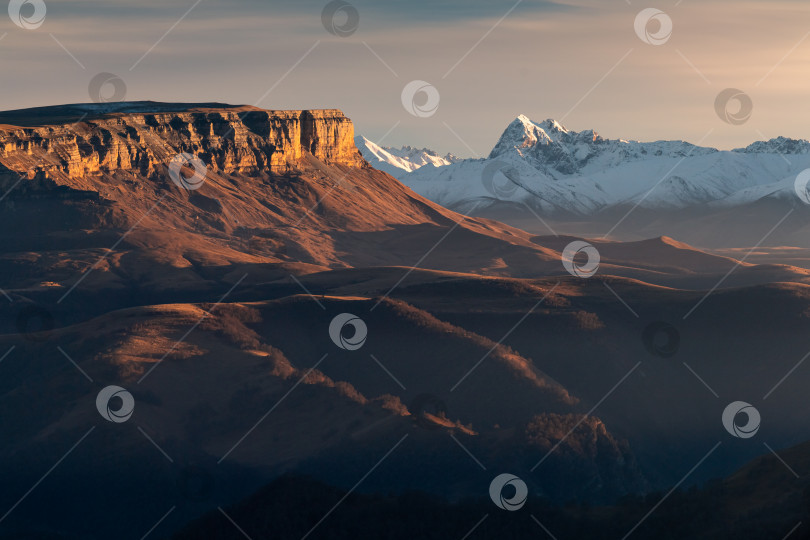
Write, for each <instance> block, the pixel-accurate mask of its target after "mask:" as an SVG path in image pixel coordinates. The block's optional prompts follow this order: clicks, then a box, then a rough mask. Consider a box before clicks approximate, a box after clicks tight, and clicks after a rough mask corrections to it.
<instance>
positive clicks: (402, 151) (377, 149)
mask: <svg viewBox="0 0 810 540" xmlns="http://www.w3.org/2000/svg"><path fill="white" fill-rule="evenodd" d="M354 142H355V145H356V146H357V149H358V150H360V153H361V154H363V157H364V158H365V159H366V161H368V162H369V163H370V164H371V165H372V166H373V167H374V168H376V169H379V170H381V171H383V172H387V173H388V174H390V175H391V176H394V177H399V176H400V175H402V174H406V173H409V172H413V171H415V170H417V169H420V168H422V167H424V166H426V165H430V166H432V167H443V166H445V165H450V164H452V163H456V162H458V161H461V158H458V157H456V156H454V155H453V154H447V155H445V156H441V155H439V154H438V153H437V152H434V151H433V150H429V149H427V148H414V147H412V146H403V147H401V148H393V147H387V146H380V145H378V144H376V143H374V142H372V141H370V140H368V139H366V138H365V137H362V136H358V137H355V139H354Z"/></svg>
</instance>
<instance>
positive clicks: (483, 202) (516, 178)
mask: <svg viewBox="0 0 810 540" xmlns="http://www.w3.org/2000/svg"><path fill="white" fill-rule="evenodd" d="M364 155H365V154H364ZM788 156H789V157H788ZM808 167H810V142H808V141H806V140H797V139H788V138H784V137H777V138H774V139H771V140H769V141H759V142H755V143H753V144H751V145H749V146H747V147H745V148H738V149H735V150H730V151H729V150H717V149H715V148H709V147H703V146H697V145H694V144H691V143H688V142H684V141H655V142H638V141H628V140H623V139H605V138H603V137H601V136H600V135H599V134H598V133H596V132H595V131H593V130H587V131H580V132H577V131H572V130H569V129H567V128H566V127H565V126H563V125H562V124H561V123H559V122H557V121H555V120H553V119H548V120H544V121H543V122H539V123H538V122H534V121H532V120H531V119H529V118H528V117H526V116H524V115H521V116H518V117H517V118H516V119H515V120H513V121H512V122H511V123H510V124H509V125H508V126H507V127H506V129H505V130H504V132H503V134H502V135H501V137H500V139H499V140H498V142H497V144H496V145H495V147H494V148H493V150H492V152H490V154H489V156H488V157H487V158H486V159H467V160H461V161H457V162H455V163H450V164H447V165H444V166H439V167H435V166H434V167H424V168H417V169H414V170H412V171H411V172H408V173H404V174H400V175H398V178H399V179H400V180H401V181H402V182H403V183H405V184H406V185H407V186H408V187H410V188H411V189H413V190H414V191H416V192H417V193H419V194H420V195H423V196H425V197H427V198H429V199H431V200H433V201H435V202H437V203H439V204H442V205H444V206H447V207H449V208H452V209H457V210H462V211H463V210H465V209H468V208H471V207H472V206H473V205H477V206H476V208H477V209H481V208H486V207H488V206H493V205H496V204H499V203H504V202H505V203H519V204H526V205H528V206H530V207H531V208H533V209H534V210H536V211H537V212H541V213H545V214H547V215H554V214H569V215H580V216H581V215H591V214H594V213H596V212H601V211H604V210H605V209H608V208H611V207H615V206H623V205H639V206H641V207H644V208H669V209H678V208H687V207H692V206H696V205H715V206H723V205H728V204H735V205H736V204H745V203H747V202H752V200H756V199H755V198H757V197H759V198H761V197H783V196H795V194H794V192H793V181H794V180H795V178H796V175H797V174H798V173H799V172H801V171H802V170H804V169H806V168H808Z"/></svg>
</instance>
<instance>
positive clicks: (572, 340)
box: [0, 102, 810, 539]
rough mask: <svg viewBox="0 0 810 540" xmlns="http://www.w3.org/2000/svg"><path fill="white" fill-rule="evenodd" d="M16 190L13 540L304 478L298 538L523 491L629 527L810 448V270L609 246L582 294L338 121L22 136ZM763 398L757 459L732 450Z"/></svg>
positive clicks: (9, 505)
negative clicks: (351, 517)
mask: <svg viewBox="0 0 810 540" xmlns="http://www.w3.org/2000/svg"><path fill="white" fill-rule="evenodd" d="M552 127H553V126H549V130H551V129H552ZM559 129H560V130H562V128H561V126H560V127H559ZM532 133H534V134H535V135H537V136H539V132H536V131H532ZM560 133H562V131H561V132H560ZM558 136H559V137H562V135H560V134H558ZM571 137H574V138H578V139H583V141H584V140H587V139H588V136H582V135H571ZM583 141H580V142H579V143H577V144H583V145H585V146H587V143H586V142H583ZM616 144H625V143H616ZM360 150H362V144H361V148H360ZM515 150H516V149H515ZM671 151H672V152H676V151H677V150H676V148H675V146H673V147H672V149H671ZM697 151H698V150H695V152H697ZM510 152H512V150H509V149H506V148H505V149H504V150H503V154H498V155H499V156H500V155H504V156H506V155H509V154H510ZM639 152H640V150H639ZM684 152H688V150H684ZM701 152H702V150H701ZM418 153H419V152H416V154H418ZM512 153H513V154H515V155H517V154H516V153H514V152H512ZM526 153H527V154H528V153H529V151H528V150H527V151H526ZM714 153H716V152H714ZM714 153H711V152H709V151H708V150H707V151H705V156H706V157H709V156H711V155H714ZM416 154H415V155H416ZM391 155H394V154H391ZM741 155H742V154H741ZM419 159H421V158H419ZM448 159H449V158H448ZM515 159H517V158H515ZM521 159H522V158H521ZM537 159H538V160H539V159H541V158H540V157H537ZM583 159H584V158H583ZM594 159H596V158H594ZM605 159H608V158H605ZM639 159H641V158H639ZM563 161H565V160H562V158H560V165H559V167H568V166H571V167H574V166H581V167H583V168H586V167H587V166H588V165H587V164H585V165H576V163H578V161H574V162H569V165H564V164H563ZM465 164H466V165H465ZM475 164H478V165H481V164H483V162H481V163H479V162H466V161H463V162H460V163H456V164H449V165H444V166H442V167H439V168H436V167H434V166H433V165H430V164H426V165H423V166H422V167H421V168H420V169H417V171H416V172H415V173H412V174H418V173H419V171H420V170H425V169H428V168H430V169H433V170H435V171H442V170H445V171H447V170H451V169H453V168H458V167H469V166H472V165H475ZM549 170H551V169H549ZM555 170H556V169H555ZM558 173H559V174H563V173H560V172H559V171H558ZM0 194H2V199H0V204H1V205H2V212H0V220H2V221H0V223H2V227H0V239H2V241H1V242H0V287H2V295H1V297H0V355H2V360H0V409H2V410H3V411H8V412H4V414H2V415H0V437H2V440H3V444H2V446H1V447H0V448H1V450H0V452H1V453H0V456H2V458H3V459H2V460H0V474H2V476H3V478H4V489H3V491H2V492H1V493H0V527H2V533H1V534H2V535H0V538H19V537H20V535H26V534H27V535H29V537H33V538H44V537H48V535H50V537H52V538H60V539H68V538H71V539H72V538H108V537H111V536H113V535H118V536H120V535H121V534H122V533H121V532H122V531H125V532H126V535H127V536H134V537H138V538H141V537H142V536H143V535H144V533H146V532H147V531H150V527H153V526H154V525H155V523H156V522H158V523H159V526H160V528H159V530H156V532H155V535H156V536H158V535H163V536H164V537H165V536H168V535H170V534H172V533H174V532H176V531H179V530H181V529H182V528H183V527H184V526H186V525H188V524H189V523H190V522H191V521H192V520H194V519H197V518H199V517H200V516H203V515H205V514H206V513H207V512H209V511H214V512H217V514H219V516H218V517H217V519H219V520H223V519H225V518H224V517H223V516H222V514H221V512H220V511H218V510H217V508H218V507H219V508H224V507H228V508H230V507H231V506H234V507H236V508H242V506H243V503H240V501H244V504H247V505H248V506H250V503H251V501H255V500H257V499H255V497H259V499H258V500H261V501H263V500H264V499H263V498H262V494H263V493H266V492H268V491H267V490H269V492H270V493H274V494H275V493H278V491H276V490H278V489H279V485H281V486H282V487H283V486H285V485H286V484H284V481H283V480H281V484H278V483H277V482H279V481H280V480H279V478H287V477H289V478H294V479H299V478H309V479H310V480H306V481H303V480H302V482H313V483H312V484H308V483H305V485H309V486H313V487H311V489H314V490H318V492H317V493H315V494H314V495H316V497H315V498H316V499H317V501H318V502H317V504H313V505H312V507H307V506H306V505H303V506H302V507H301V508H300V509H299V511H298V513H293V514H289V517H290V519H291V520H292V521H294V522H295V524H296V525H295V526H294V527H293V528H292V529H293V530H294V532H293V533H289V534H287V533H285V534H286V536H283V537H285V538H287V537H290V538H292V537H295V538H300V534H298V536H296V535H295V534H296V533H299V531H298V529H299V528H302V527H303V528H305V529H309V528H311V527H312V526H315V525H317V524H318V523H320V521H319V520H321V518H324V519H325V517H324V514H325V513H326V510H328V508H327V509H326V510H324V512H323V513H321V506H323V504H326V503H324V501H326V502H329V501H331V500H332V499H333V498H336V499H337V500H340V498H341V497H343V496H344V495H345V496H346V497H349V499H347V501H349V500H354V499H351V497H350V495H351V494H352V493H354V496H358V497H372V499H369V500H370V501H374V502H370V503H369V505H370V506H373V505H374V504H377V503H376V499H373V498H374V497H376V496H375V495H372V494H374V493H386V494H390V496H392V497H399V496H402V497H408V494H409V493H412V492H414V491H419V492H422V493H424V494H426V495H425V497H428V498H434V499H436V500H439V501H440V502H439V503H436V504H437V506H436V508H442V505H455V504H456V503H459V504H461V503H462V502H463V501H465V500H468V499H471V498H472V499H477V498H479V497H480V496H481V495H482V494H483V495H484V496H486V495H487V487H488V486H489V484H490V482H491V481H492V479H493V478H494V477H495V476H497V475H498V474H501V473H507V472H508V473H510V474H514V475H517V476H519V477H520V478H521V479H522V480H523V481H524V482H525V483H526V484H527V486H528V487H527V489H528V490H529V492H530V494H531V497H532V498H533V499H534V500H539V499H542V500H543V501H545V502H543V503H542V504H543V508H546V506H545V505H546V504H548V505H551V507H554V506H555V505H562V504H564V503H566V502H569V501H572V500H573V501H579V502H580V503H582V504H583V505H600V506H599V508H605V507H609V506H611V505H615V504H616V501H619V500H620V499H621V498H622V497H631V498H632V497H642V496H645V497H647V496H648V497H650V501H652V500H653V499H655V497H653V495H654V494H658V495H660V494H661V493H663V492H665V491H666V490H669V489H670V488H671V487H672V486H676V485H682V486H684V487H691V486H696V485H699V484H703V483H705V482H707V481H709V480H710V479H712V478H718V477H725V476H729V475H731V474H733V473H734V471H737V470H739V469H740V468H741V467H744V466H745V465H746V463H749V462H751V460H756V459H760V458H761V456H763V455H770V451H769V450H768V448H772V449H774V451H777V452H782V451H783V449H786V448H790V447H794V446H795V445H799V444H801V443H804V442H806V441H807V440H810V433H808V432H807V430H806V429H805V426H808V425H810V412H808V410H807V408H806V407H803V406H801V404H802V403H803V402H804V394H805V392H804V389H805V388H806V387H807V385H808V384H810V375H808V373H807V372H806V371H805V370H803V369H799V367H800V366H797V362H800V360H801V359H802V356H803V355H805V354H806V348H807V343H806V339H805V338H804V336H805V335H806V334H807V331H808V329H809V327H808V325H809V324H810V322H808V317H807V313H808V311H809V310H810V292H808V291H810V270H806V269H805V268H803V267H801V265H791V264H770V263H769V264H753V263H751V262H746V261H744V260H741V259H742V257H739V258H735V257H734V256H729V255H721V254H717V253H714V252H710V251H706V250H701V249H696V248H694V247H692V246H690V245H688V244H686V243H684V242H681V241H679V240H676V239H674V238H672V237H669V236H660V237H656V238H650V239H645V240H641V241H636V242H618V241H615V240H610V239H604V240H599V239H589V240H588V243H589V244H590V245H591V246H592V247H593V248H594V249H596V250H597V251H598V252H599V254H600V263H599V267H598V271H597V272H596V274H595V275H594V276H593V277H591V278H590V279H584V278H582V277H577V276H574V275H571V274H570V273H569V272H567V271H566V270H565V267H564V265H563V261H564V259H565V255H564V253H565V252H566V250H567V248H568V246H569V245H571V244H572V243H573V242H581V241H584V240H583V239H582V238H581V237H575V236H566V235H554V234H543V235H540V234H535V233H532V232H527V231H525V230H522V229H519V228H516V227H513V226H510V225H507V224H504V223H501V222H498V221H494V220H492V219H487V218H484V217H474V216H470V215H465V214H463V213H458V212H456V211H453V210H451V209H447V208H444V207H442V206H441V205H439V204H437V203H436V202H433V201H431V200H429V199H428V198H426V197H424V196H422V195H420V194H418V193H415V192H414V191H413V190H411V189H409V188H408V187H407V186H406V185H404V184H403V183H401V182H399V181H398V180H397V179H395V178H394V177H392V176H391V175H389V174H387V173H385V172H383V171H379V170H377V169H375V168H374V167H372V166H371V164H370V163H369V162H368V161H367V160H366V159H364V158H363V156H362V155H361V153H360V151H359V150H358V146H357V145H356V144H355V135H354V126H353V125H352V122H351V121H350V120H349V119H348V118H347V117H346V116H345V115H344V114H343V113H342V112H340V111H337V110H300V111H275V110H264V109H259V108H255V107H247V106H233V105H226V104H218V103H199V104H193V103H159V102H134V103H124V104H114V105H102V106H99V105H84V104H78V105H66V106H58V107H43V108H37V109H26V110H21V111H9V112H2V113H0ZM346 315H348V318H347V317H346ZM335 321H338V328H337V330H336V331H333V329H332V328H331V327H332V326H333V325H334V324H335ZM340 321H343V322H342V323H341V322H340ZM347 321H355V322H354V323H353V324H354V325H355V326H353V327H354V328H355V332H354V333H351V332H348V333H345V332H343V330H344V329H345V327H346V322H347ZM356 321H361V322H362V325H361V324H360V323H359V322H356ZM341 324H342V327H340V325H341ZM349 326H351V325H349ZM358 328H362V329H364V330H362V332H361V334H364V335H360V337H359V338H358V335H357V331H358V330H357V329H358ZM662 329H663V330H662ZM360 338H362V339H360ZM662 339H663V342H662V341H661V340H662ZM347 344H348V345H347ZM787 373H789V374H790V377H789V378H785V374H787ZM111 385H112V386H118V387H120V388H122V389H126V391H128V392H130V393H131V395H132V397H133V400H134V403H135V408H134V412H133V413H132V416H131V418H128V419H126V420H125V421H123V422H120V423H119V422H114V421H112V420H110V416H109V411H108V412H107V416H106V417H105V415H104V413H103V412H102V411H101V409H99V408H98V405H97V399H98V396H99V393H100V392H101V391H102V389H104V388H107V387H109V386H111ZM763 396H765V398H763ZM738 400H747V401H748V402H750V403H753V404H754V405H755V406H756V407H757V408H758V410H759V411H760V412H761V414H762V418H763V419H765V420H764V421H763V424H762V428H761V430H760V431H759V433H758V434H757V438H756V439H751V440H749V439H741V438H736V437H734V436H733V435H731V434H730V433H729V432H728V431H727V430H726V429H724V426H723V423H722V415H723V411H724V409H725V408H726V407H727V406H728V404H729V403H731V402H734V401H738ZM766 443H767V446H766V445H765V444H766ZM801 448H803V447H801ZM710 450H711V452H710V453H709V454H707V452H709V451H710ZM784 455H785V456H786V459H787V460H788V462H790V463H792V462H793V461H794V459H796V458H794V457H793V456H795V455H797V454H796V453H794V452H793V451H791V453H789V454H788V453H785V454H784ZM704 456H705V458H704ZM375 463H376V464H377V465H375ZM696 463H697V464H698V465H699V466H696V465H695V464H696ZM754 463H756V462H754ZM769 463H770V465H769V467H771V468H772V469H773V470H772V471H771V470H770V469H769V471H770V472H768V471H765V472H763V473H762V474H764V475H766V476H767V477H768V478H769V479H772V480H773V481H774V482H775V481H781V480H782V476H781V474H782V471H779V473H777V472H774V471H777V470H778V468H777V467H774V466H773V463H772V462H769ZM54 464H57V466H54ZM780 465H781V463H780ZM797 466H798V465H797ZM802 470H803V469H802ZM46 471H47V472H48V475H46V476H47V478H46V479H43V480H42V481H40V482H38V480H39V479H40V478H43V476H42V475H43V473H45V472H46ZM686 473H689V474H686ZM684 475H686V477H685V476H684ZM358 480H360V483H358ZM293 483H294V482H293ZM360 484H362V486H361V485H360ZM31 486H34V489H31ZM353 486H355V487H358V486H359V487H358V489H357V492H356V493H355V488H354V487H353ZM794 491H795V490H794ZM794 491H792V492H791V501H794V500H795V493H794ZM289 494H290V497H293V496H295V497H298V496H299V495H300V494H299V493H298V492H295V491H290V492H289ZM661 496H662V495H661ZM304 497H305V495H304ZM296 500H297V499H296ZM655 500H656V502H652V503H651V505H654V504H656V503H657V499H655ZM729 500H731V499H729ZM766 502H767V501H766ZM329 504H331V503H329ZM476 504H477V503H476ZM487 504H489V503H487ZM752 504H754V503H752ZM757 504H762V501H760V502H759V503H757ZM791 504H793V502H791ZM601 505H606V506H601ZM651 505H648V506H647V507H644V506H643V505H642V506H636V510H634V512H635V511H638V509H639V508H644V509H645V511H646V509H647V508H651V507H652V506H651ZM259 506H261V505H259ZM43 508H48V509H49V511H48V512H47V513H43V512H42V509H43ZM476 508H478V507H477V506H476ZM762 508H766V509H767V508H770V507H767V505H766V506H765V507H759V506H757V507H756V508H754V509H755V510H758V511H762V512H764V511H765V510H762ZM88 509H90V510H88ZM489 510H490V511H492V512H498V511H500V510H498V509H497V508H496V507H495V506H489ZM448 511H449V510H448ZM544 511H545V510H544ZM285 513H286V510H285ZM215 515H216V514H215ZM252 515H253V518H255V519H259V520H261V519H263V517H262V515H259V514H252ZM788 515H789V517H790V518H791V519H792V518H793V517H794V516H795V515H796V514H795V513H793V512H792V511H791V512H790V513H788ZM161 516H163V518H165V519H161ZM627 516H635V514H634V513H628V514H626V515H625V517H624V518H622V519H629V518H628V517H627ZM327 517H328V516H327ZM523 517H526V516H525V514H524V516H523ZM597 517H598V516H597ZM205 519H210V515H209V516H208V517H207V518H205ZM243 519H244V520H245V522H248V521H251V519H252V518H249V517H240V520H243ZM407 519H409V520H414V519H415V520H418V519H419V517H418V516H413V515H408V516H407ZM502 519H503V518H502ZM730 519H731V518H730ZM734 519H738V517H734ZM740 519H741V518H740ZM251 522H252V521H251ZM202 523H203V527H204V528H205V529H206V530H207V531H213V530H214V528H211V527H209V526H206V525H205V522H202ZM622 523H623V522H622ZM224 524H225V525H227V526H231V525H232V524H230V523H228V522H227V520H226V521H224ZM471 525H472V524H471ZM471 525H470V526H471ZM779 525H784V523H781V522H780V523H779ZM188 526H189V527H190V529H188V530H191V531H192V532H191V533H190V534H192V535H195V534H196V535H197V537H200V536H202V535H204V534H205V533H199V532H195V531H196V529H195V528H194V527H196V526H198V524H191V525H188ZM216 527H219V525H217V526H216ZM231 532H232V531H231ZM237 532H238V531H237ZM211 534H212V536H210V537H213V538H225V537H228V536H227V534H230V532H229V533H222V535H221V536H220V535H218V534H216V535H215V534H214V533H213V532H212V533H211ZM262 534H264V533H262ZM341 534H342V532H341V528H340V527H335V528H330V526H329V521H328V520H327V521H326V522H325V523H324V525H323V526H322V528H321V529H319V532H318V535H319V536H320V537H323V538H342V537H343V536H340V535H341ZM23 537H25V536H23ZM186 537H188V536H186ZM191 537H194V536H191ZM258 537H262V536H258Z"/></svg>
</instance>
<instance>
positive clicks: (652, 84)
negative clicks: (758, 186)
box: [0, 0, 810, 157]
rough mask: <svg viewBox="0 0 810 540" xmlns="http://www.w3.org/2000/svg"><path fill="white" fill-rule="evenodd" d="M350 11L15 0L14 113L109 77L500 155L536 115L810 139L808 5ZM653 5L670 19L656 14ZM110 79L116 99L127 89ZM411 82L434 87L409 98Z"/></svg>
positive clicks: (7, 22)
mask: <svg viewBox="0 0 810 540" xmlns="http://www.w3.org/2000/svg"><path fill="white" fill-rule="evenodd" d="M37 2H38V3H41V4H42V5H44V6H45V11H44V19H43V18H42V17H40V16H39V15H40V14H41V13H39V12H37V8H40V9H41V6H37V5H34V3H37ZM346 4H349V5H348V6H346ZM327 6H330V7H332V8H333V9H332V10H331V11H330V10H328V9H327V10H326V15H324V13H325V8H327ZM334 6H338V5H337V4H330V3H329V2H328V1H327V0H138V1H137V2H135V1H132V2H126V3H125V2H122V1H120V0H105V1H100V0H73V1H66V0H58V1H57V0H12V1H11V3H10V8H9V12H10V13H9V15H8V16H5V17H2V18H0V36H2V39H0V62H2V65H3V66H4V68H5V69H4V70H3V72H4V75H3V77H2V79H0V89H1V90H2V96H3V106H2V108H3V109H17V108H24V107H33V106H40V105H51V104H61V103H79V102H88V101H90V100H91V96H90V92H89V90H88V88H89V86H90V82H91V80H93V78H94V77H96V76H97V75H98V74H99V73H111V74H114V75H115V76H117V77H118V78H119V79H120V81H122V82H119V83H117V84H119V86H120V87H125V88H126V93H125V99H126V100H129V101H134V100H147V99H151V100H155V101H182V102H198V101H199V102H209V101H220V102H226V103H232V104H248V105H257V106H259V107H263V108H267V109H313V108H338V109H341V110H343V111H344V112H345V113H346V115H347V116H349V117H350V118H351V119H352V120H353V121H354V123H355V129H356V132H357V133H358V134H362V135H364V136H366V137H368V138H369V139H371V140H372V141H374V142H377V143H380V144H383V145H386V146H400V145H405V144H407V145H412V146H417V147H428V148H432V149H434V150H437V151H439V152H441V153H445V152H452V153H454V154H457V155H460V156H464V157H476V156H481V157H483V156H486V155H487V154H488V153H489V151H490V150H491V149H492V147H493V146H494V145H495V143H496V142H497V139H498V137H499V136H500V134H501V133H502V132H503V130H504V129H505V128H506V126H507V125H508V124H509V122H511V121H512V120H513V119H514V118H515V117H516V116H518V115H520V114H525V115H526V116H529V117H530V118H532V119H534V120H536V121H541V120H544V119H546V118H555V119H557V120H558V121H560V122H561V123H562V124H564V125H565V126H566V127H568V128H569V129H573V130H577V131H580V130H585V129H593V130H595V131H597V132H598V133H599V134H600V135H602V136H604V137H607V138H622V139H632V140H642V141H652V140H660V139H680V140H687V141H689V142H692V143H695V144H702V145H705V146H713V147H716V148H723V149H729V148H736V147H740V146H745V145H747V144H749V143H751V142H753V141H755V140H760V139H767V138H771V137H776V136H779V135H782V136H787V137H794V138H810V107H808V106H807V103H808V98H809V97H810V76H808V72H807V67H806V66H807V65H808V62H810V3H808V2H807V1H806V0H795V1H794V0H790V1H787V0H776V1H768V2H765V1H759V2H732V1H726V0H659V1H657V2H656V3H654V4H650V3H648V2H646V1H642V0H593V1H585V0H583V1H563V0H559V1H557V2H551V1H546V0H521V1H518V0H504V1H502V0H444V1H437V0H407V1H405V0H347V1H346V2H344V3H343V4H342V5H341V6H338V7H341V9H335V8H334ZM651 7H654V8H656V9H657V10H658V11H657V12H654V13H662V14H663V18H662V17H661V16H655V17H650V16H646V17H645V16H644V13H648V12H643V10H645V9H647V8H651ZM16 13H21V17H17V18H16V22H17V23H19V24H23V25H24V26H25V25H27V26H34V27H32V28H22V27H21V26H19V24H15V20H14V19H13V18H12V15H15V14H16ZM330 13H334V16H330ZM638 17H641V19H640V20H641V21H642V25H641V30H640V31H637V29H636V26H637V25H636V24H635V23H636V19H637V18H638ZM26 21H28V23H27V24H26ZM645 21H646V22H647V24H643V22H645ZM662 21H664V27H663V28H662V27H661V22H662ZM667 21H671V25H672V31H671V33H669V32H668V31H667V28H666V22H667ZM40 22H41V24H39V23H40ZM336 28H337V30H335V29H336ZM340 28H346V31H345V32H341V31H339V30H340ZM329 29H331V30H333V32H330V31H329ZM341 33H345V34H347V35H340V34H341ZM336 34H337V35H336ZM102 79H103V77H102ZM412 81H424V82H423V83H415V84H411V83H412ZM426 85H429V86H427V87H426ZM104 88H105V89H104V90H103V92H106V94H104V95H107V96H109V95H111V94H112V93H113V92H112V89H113V88H114V86H113V85H108V86H106V87H104ZM408 88H417V89H422V90H427V93H426V92H424V91H421V92H416V93H415V94H414V93H413V92H411V93H409V94H407V97H406V98H405V99H403V91H404V90H406V89H408ZM727 88H734V89H738V90H739V91H740V92H742V93H744V94H745V95H746V96H748V98H749V99H750V103H751V114H750V118H747V119H745V117H747V115H746V114H742V115H740V116H741V117H743V120H744V121H738V122H732V123H729V122H728V121H724V120H723V118H721V116H725V115H721V114H720V113H718V110H717V107H716V103H715V101H716V98H717V96H718V95H719V94H721V93H722V92H723V91H724V90H726V89H727ZM411 95H413V98H412V99H411ZM739 107H740V101H738V100H732V101H730V102H728V103H727V106H726V107H721V110H722V111H727V112H729V113H730V114H731V117H732V119H733V118H734V115H735V114H736V113H737V109H738V108H739ZM742 112H743V113H745V112H746V111H742ZM726 118H728V117H726Z"/></svg>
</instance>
